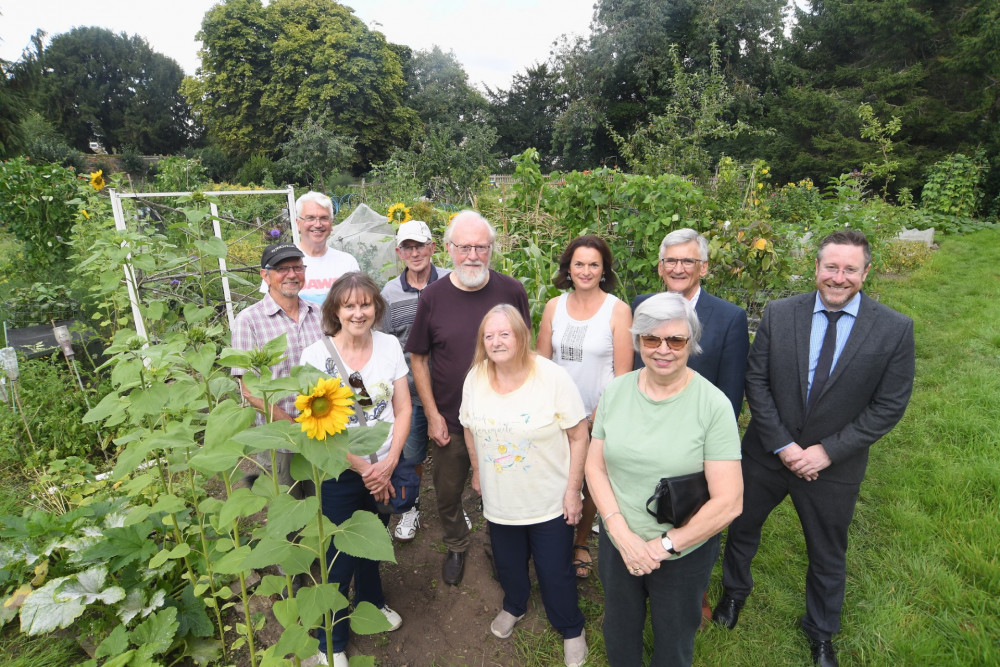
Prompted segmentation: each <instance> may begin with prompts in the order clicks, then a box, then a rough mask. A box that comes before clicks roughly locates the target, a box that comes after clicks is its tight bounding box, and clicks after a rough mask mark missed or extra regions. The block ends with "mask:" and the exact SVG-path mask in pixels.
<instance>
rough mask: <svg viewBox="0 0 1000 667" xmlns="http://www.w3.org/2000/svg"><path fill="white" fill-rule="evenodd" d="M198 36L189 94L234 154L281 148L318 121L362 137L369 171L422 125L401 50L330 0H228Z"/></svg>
mask: <svg viewBox="0 0 1000 667" xmlns="http://www.w3.org/2000/svg"><path fill="white" fill-rule="evenodd" d="M198 37H199V39H201V40H202V44H203V49H202V51H201V63H202V64H201V67H200V68H199V69H198V72H197V74H196V76H195V77H194V78H190V79H187V80H186V81H185V85H184V91H185V93H186V95H187V96H188V99H189V101H190V102H191V105H192V106H193V107H194V108H195V110H196V111H197V112H198V113H199V114H200V117H201V119H202V120H203V122H204V123H205V125H206V127H207V128H208V131H209V133H210V136H211V137H212V138H213V139H214V140H215V141H216V142H217V143H219V144H220V145H221V146H223V147H224V148H226V149H227V150H228V151H229V152H230V153H232V154H234V155H237V156H244V157H245V156H247V155H249V154H251V153H255V152H259V151H265V152H274V151H275V150H276V149H277V148H278V147H279V146H280V145H281V144H282V143H283V142H285V141H286V140H288V139H289V134H290V132H291V129H292V128H293V127H296V126H299V125H301V124H302V122H303V121H305V120H306V119H307V118H313V119H315V120H317V121H319V122H323V123H324V124H325V129H327V130H330V131H332V132H334V133H335V134H337V135H340V136H345V137H346V136H352V137H356V140H357V143H356V144H355V148H356V151H357V156H356V159H355V168H356V169H362V168H366V167H367V166H368V165H369V164H371V162H373V161H378V160H381V159H384V158H385V157H386V156H387V155H388V154H389V151H390V149H391V148H392V147H393V146H398V145H405V144H406V142H407V140H408V138H409V135H410V133H411V132H412V131H413V129H414V127H415V125H416V122H417V117H416V114H415V112H414V111H413V110H412V109H409V108H408V107H406V106H405V105H404V104H403V89H404V86H405V83H406V82H405V80H404V78H403V70H402V65H401V62H400V52H399V49H398V48H395V47H393V46H392V45H390V44H388V43H387V42H386V40H385V37H384V36H383V35H382V33H379V32H372V31H370V30H368V28H367V27H366V26H365V25H364V23H362V22H361V20H359V19H358V18H357V17H356V16H354V14H353V12H352V10H351V9H350V8H348V7H344V6H343V5H340V4H338V3H336V2H333V1H332V0H274V1H273V2H270V3H269V4H268V5H267V6H264V5H263V4H262V3H261V0H230V1H229V2H226V3H222V4H218V5H216V6H214V7H212V9H210V10H209V11H208V12H207V13H206V14H205V18H204V20H203V21H202V26H201V31H200V32H199V33H198Z"/></svg>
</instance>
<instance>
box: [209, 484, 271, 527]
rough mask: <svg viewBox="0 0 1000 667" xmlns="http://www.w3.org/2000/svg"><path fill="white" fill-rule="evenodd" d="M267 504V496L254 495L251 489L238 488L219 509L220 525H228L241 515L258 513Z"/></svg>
mask: <svg viewBox="0 0 1000 667" xmlns="http://www.w3.org/2000/svg"><path fill="white" fill-rule="evenodd" d="M266 504H267V498H262V497H260V496H257V495H254V493H253V492H252V491H251V490H250V489H248V488H246V487H244V488H241V489H236V490H235V491H233V493H232V495H230V496H229V498H228V499H227V500H226V502H225V503H223V505H222V508H221V509H220V510H219V525H220V526H228V525H229V524H230V523H232V522H233V521H235V520H236V519H238V518H239V517H242V516H250V515H251V514H256V513H257V512H259V511H261V509H263V508H264V505H266Z"/></svg>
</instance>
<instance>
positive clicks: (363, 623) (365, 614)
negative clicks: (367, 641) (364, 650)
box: [351, 602, 390, 635]
mask: <svg viewBox="0 0 1000 667" xmlns="http://www.w3.org/2000/svg"><path fill="white" fill-rule="evenodd" d="M389 627H390V624H389V620H388V619H387V618H386V617H385V614H383V613H382V610H381V609H379V608H378V607H376V606H375V605H373V604H372V603H371V602H359V603H358V606H357V607H355V608H354V611H352V612H351V630H353V631H354V632H355V633H357V634H359V635H373V634H375V633H377V632H385V631H386V630H388V629H389Z"/></svg>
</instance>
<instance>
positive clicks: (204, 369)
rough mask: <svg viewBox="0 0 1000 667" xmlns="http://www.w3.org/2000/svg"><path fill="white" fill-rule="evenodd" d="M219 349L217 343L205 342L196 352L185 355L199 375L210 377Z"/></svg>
mask: <svg viewBox="0 0 1000 667" xmlns="http://www.w3.org/2000/svg"><path fill="white" fill-rule="evenodd" d="M210 310H211V309H210ZM189 323H190V322H189ZM217 351H218V350H217V349H216V347H215V343H205V344H203V345H202V346H201V347H199V348H198V349H197V350H195V351H194V352H189V353H188V354H187V355H185V359H186V360H187V362H188V364H189V365H190V366H191V368H193V369H194V370H195V371H197V372H198V374H199V375H201V376H202V377H208V376H209V374H211V372H212V366H214V365H215V353H216V352H217Z"/></svg>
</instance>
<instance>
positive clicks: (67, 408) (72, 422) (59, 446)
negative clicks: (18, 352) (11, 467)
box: [0, 352, 110, 468]
mask: <svg viewBox="0 0 1000 667" xmlns="http://www.w3.org/2000/svg"><path fill="white" fill-rule="evenodd" d="M77 367H78V368H79V370H80V375H81V378H82V380H83V386H84V389H83V390H82V391H81V389H80V388H79V386H78V385H77V381H76V376H75V375H74V374H73V371H71V370H70V369H69V367H68V366H67V364H66V360H65V358H63V355H62V353H61V352H59V353H55V354H53V355H52V356H51V357H39V358H36V359H29V360H24V359H20V360H19V363H18V368H19V369H20V371H21V375H20V378H19V380H18V394H19V396H20V402H21V406H22V407H23V409H24V414H23V415H22V414H20V412H19V409H18V408H17V405H16V404H14V402H13V401H11V402H9V403H0V458H2V459H3V460H4V461H7V462H15V461H16V462H17V463H18V464H19V465H22V466H24V467H25V468H33V467H36V466H44V465H46V464H48V463H50V462H52V461H55V460H57V459H61V458H65V457H67V456H79V457H82V458H84V459H92V460H103V451H104V449H103V448H104V443H103V441H102V440H101V437H100V435H99V433H98V432H97V429H95V428H94V427H93V425H92V424H84V423H83V415H84V414H86V412H87V409H88V408H87V401H88V400H89V401H90V403H91V405H97V402H98V401H100V400H101V399H102V398H103V397H104V395H105V394H106V393H107V392H108V390H109V388H110V387H109V385H108V383H107V381H106V380H105V379H102V378H101V377H100V376H99V375H98V374H96V373H94V372H93V369H91V368H90V365H89V363H88V360H87V359H86V357H83V358H81V359H79V360H78V363H77ZM8 393H10V387H9V386H8ZM25 421H27V431H26V430H25ZM29 432H30V437H29Z"/></svg>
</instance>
